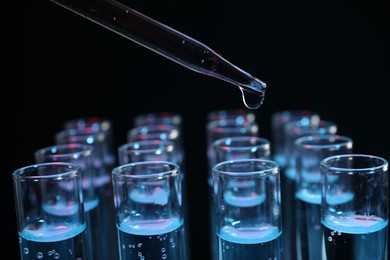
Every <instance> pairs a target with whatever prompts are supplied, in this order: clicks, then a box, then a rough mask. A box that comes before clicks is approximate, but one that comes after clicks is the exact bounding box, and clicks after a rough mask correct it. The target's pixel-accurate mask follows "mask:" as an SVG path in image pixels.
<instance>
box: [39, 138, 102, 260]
mask: <svg viewBox="0 0 390 260" xmlns="http://www.w3.org/2000/svg"><path fill="white" fill-rule="evenodd" d="M92 153H93V146H92V145H87V144H63V145H53V146H47V147H43V148H40V149H38V150H37V151H35V153H34V158H35V162H36V163H45V162H69V163H74V164H77V165H79V166H80V168H81V171H82V172H81V174H82V186H83V199H84V210H85V216H86V223H87V231H86V233H87V241H86V244H87V249H88V252H89V253H88V254H89V255H90V256H92V257H91V259H94V260H98V259H101V260H104V259H107V258H108V257H109V254H108V251H107V250H108V248H107V246H106V245H105V244H104V243H103V241H104V240H102V239H101V238H100V234H101V233H103V232H104V230H103V228H102V227H103V223H102V222H101V221H102V220H101V217H100V216H101V213H100V212H99V211H100V210H101V209H100V207H99V197H98V194H97V190H96V189H95V187H94V184H93V178H94V176H95V169H94V168H93V166H92V163H93V158H92Z"/></svg>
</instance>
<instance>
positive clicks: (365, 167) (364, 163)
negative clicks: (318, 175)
mask: <svg viewBox="0 0 390 260" xmlns="http://www.w3.org/2000/svg"><path fill="white" fill-rule="evenodd" d="M388 167H389V166H388V161H387V160H386V159H384V158H382V157H379V156H375V155H369V154H342V155H333V156H330V157H327V158H325V159H323V160H322V161H321V169H322V170H323V171H327V172H328V171H332V172H336V173H349V172H359V173H377V172H379V171H383V172H386V171H388Z"/></svg>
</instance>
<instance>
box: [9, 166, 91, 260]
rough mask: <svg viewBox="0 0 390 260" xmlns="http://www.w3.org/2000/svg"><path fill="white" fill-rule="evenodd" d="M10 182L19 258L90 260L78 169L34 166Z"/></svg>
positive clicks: (16, 172) (80, 176)
mask: <svg viewBox="0 0 390 260" xmlns="http://www.w3.org/2000/svg"><path fill="white" fill-rule="evenodd" d="M12 180H13V188H14V193H15V206H16V207H15V208H16V215H17V226H18V233H19V238H20V241H19V242H20V243H19V246H20V256H21V259H22V260H32V259H49V257H50V259H64V260H74V259H89V257H91V256H89V255H88V251H87V249H86V246H85V243H86V239H87V235H86V220H85V213H84V202H83V195H82V193H83V189H82V174H81V168H80V166H79V165H76V164H72V163H68V162H48V163H39V164H33V165H29V166H25V167H22V168H19V169H17V170H15V171H14V172H13V173H12Z"/></svg>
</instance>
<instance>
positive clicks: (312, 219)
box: [294, 134, 353, 260]
mask: <svg viewBox="0 0 390 260" xmlns="http://www.w3.org/2000/svg"><path fill="white" fill-rule="evenodd" d="M294 145H295V147H296V157H295V158H296V185H295V187H296V188H295V202H296V203H295V204H296V223H295V226H296V238H297V256H296V257H297V259H311V260H316V259H317V260H321V259H322V255H321V245H322V232H323V229H322V225H321V211H320V206H321V184H320V183H321V173H320V164H321V160H322V159H324V158H326V157H328V156H332V155H337V154H346V153H352V145H353V143H352V139H351V138H350V137H348V136H342V135H326V134H324V135H309V136H304V137H300V138H298V139H296V140H295V143H294Z"/></svg>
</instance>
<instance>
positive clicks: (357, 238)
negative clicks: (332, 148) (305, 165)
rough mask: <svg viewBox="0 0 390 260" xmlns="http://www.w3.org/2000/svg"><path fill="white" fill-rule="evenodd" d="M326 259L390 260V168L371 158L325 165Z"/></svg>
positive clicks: (340, 158) (348, 157) (344, 158)
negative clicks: (389, 235) (389, 237)
mask: <svg viewBox="0 0 390 260" xmlns="http://www.w3.org/2000/svg"><path fill="white" fill-rule="evenodd" d="M320 167H321V168H320V169H321V222H322V225H323V228H324V236H323V245H324V252H323V254H324V258H323V259H354V260H365V259H377V260H387V259H389V248H388V247H389V244H388V233H389V164H388V161H387V160H386V159H384V158H381V157H379V156H376V155H370V154H343V155H334V156H330V157H327V158H325V159H323V160H322V161H321V166H320Z"/></svg>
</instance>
